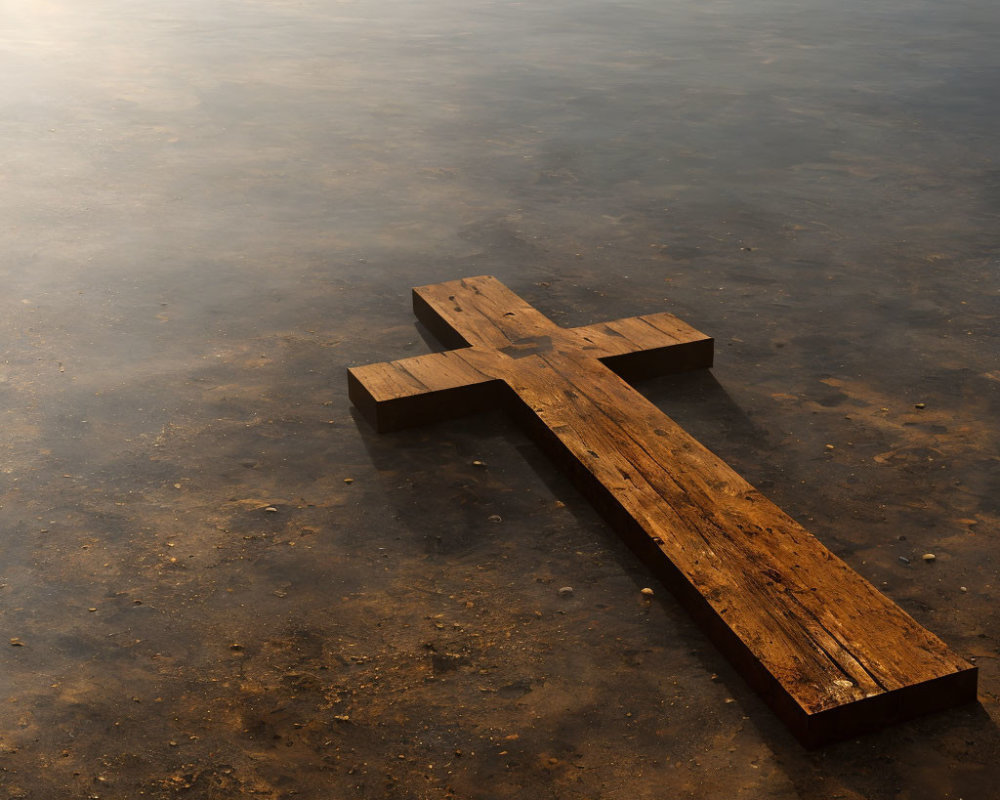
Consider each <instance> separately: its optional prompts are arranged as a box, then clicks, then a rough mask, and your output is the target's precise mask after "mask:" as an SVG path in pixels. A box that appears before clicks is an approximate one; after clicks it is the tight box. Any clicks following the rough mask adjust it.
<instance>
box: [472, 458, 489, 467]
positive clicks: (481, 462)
mask: <svg viewBox="0 0 1000 800" xmlns="http://www.w3.org/2000/svg"><path fill="white" fill-rule="evenodd" d="M472 466H474V467H485V466H486V462H485V461H479V460H476V461H473V462H472Z"/></svg>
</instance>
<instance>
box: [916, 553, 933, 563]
mask: <svg viewBox="0 0 1000 800" xmlns="http://www.w3.org/2000/svg"><path fill="white" fill-rule="evenodd" d="M920 557H921V558H922V559H923V560H924V561H936V560H937V556H936V555H934V554H933V553H924V554H923V555H922V556H920Z"/></svg>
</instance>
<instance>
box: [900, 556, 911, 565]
mask: <svg viewBox="0 0 1000 800" xmlns="http://www.w3.org/2000/svg"><path fill="white" fill-rule="evenodd" d="M899 560H900V561H902V562H903V563H904V564H909V563H910V559H908V558H907V557H906V556H900V557H899Z"/></svg>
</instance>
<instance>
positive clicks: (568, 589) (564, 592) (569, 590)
mask: <svg viewBox="0 0 1000 800" xmlns="http://www.w3.org/2000/svg"><path fill="white" fill-rule="evenodd" d="M572 594H573V587H572V586H563V587H562V588H561V589H560V590H559V596H560V597H570V596H571V595H572Z"/></svg>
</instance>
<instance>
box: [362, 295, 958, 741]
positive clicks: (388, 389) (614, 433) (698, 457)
mask: <svg viewBox="0 0 1000 800" xmlns="http://www.w3.org/2000/svg"><path fill="white" fill-rule="evenodd" d="M414 311H415V313H416V314H417V316H418V318H419V319H420V320H421V321H422V322H423V323H424V324H425V325H426V326H427V327H428V328H429V329H430V330H431V331H432V332H433V333H434V334H435V335H436V336H438V337H439V338H441V340H442V341H444V342H445V343H447V344H449V345H451V346H454V347H456V348H458V349H455V350H451V351H448V352H444V353H435V354H431V355H426V356H418V357H416V358H409V359H403V360H401V361H395V362H391V363H388V364H374V365H369V366H366V367H356V368H353V369H351V370H349V371H348V380H349V391H350V397H351V399H352V401H353V402H354V403H355V405H357V407H358V408H359V409H360V410H361V412H362V414H363V415H364V416H365V417H366V418H368V419H369V420H370V421H371V422H372V423H373V424H374V425H375V426H376V428H378V429H379V430H391V429H394V428H399V427H403V426H406V425H410V424H420V423H422V422H428V421H432V420H436V419H441V418H444V417H446V416H450V415H454V414H460V413H467V412H468V411H472V410H478V409H481V408H484V407H487V406H489V405H491V404H494V403H496V402H499V401H500V400H503V399H506V400H507V401H509V403H510V407H511V408H512V409H513V410H514V411H515V412H516V414H517V416H518V417H519V418H520V419H521V420H523V421H524V422H525V424H526V427H527V428H528V430H529V432H530V433H532V434H533V435H534V436H535V438H536V439H537V441H538V442H539V443H540V444H541V445H542V446H543V448H544V449H545V450H546V451H547V452H548V453H549V454H550V455H551V456H553V458H554V459H555V460H556V461H557V462H558V463H559V464H561V465H562V466H563V467H564V468H565V469H567V470H568V472H569V473H570V475H571V477H572V478H573V479H574V481H575V483H576V484H577V485H578V486H579V487H580V488H581V489H582V490H583V492H584V493H585V494H586V496H587V497H588V498H589V499H590V500H591V501H592V502H594V504H595V505H596V506H597V508H598V509H599V510H600V511H601V512H602V514H603V515H604V516H605V518H607V519H608V520H609V521H610V522H611V523H612V524H613V525H614V527H615V528H616V529H617V530H618V531H619V532H620V533H621V534H622V535H623V536H624V538H625V539H626V541H627V542H628V543H629V545H630V546H631V547H632V548H633V550H635V551H636V553H638V554H639V556H640V557H641V558H642V559H643V560H644V561H645V563H646V564H648V565H649V566H650V567H651V568H652V569H653V570H654V571H655V572H656V574H657V575H658V577H660V578H661V579H662V580H663V581H664V583H665V584H666V585H667V586H668V587H669V588H670V589H671V591H672V592H673V593H674V594H675V596H676V597H677V598H678V599H679V600H680V601H681V603H682V604H683V605H684V606H685V607H686V608H687V609H688V610H689V611H690V612H691V613H692V615H693V616H694V617H695V618H696V619H697V620H698V621H699V622H700V623H701V625H702V627H703V629H704V630H705V631H706V632H707V634H708V635H709V636H710V637H711V638H712V640H713V641H714V642H715V643H716V644H717V645H718V647H719V648H720V649H721V650H722V651H723V653H725V654H726V655H727V656H728V657H729V658H730V660H731V661H732V662H733V663H734V664H735V666H736V667H737V669H738V670H739V671H740V672H741V674H742V675H743V676H744V678H745V679H746V680H747V681H748V683H750V685H751V686H753V687H754V688H755V689H756V690H757V691H758V692H759V693H760V694H761V695H762V696H763V698H764V699H765V700H766V701H767V702H768V703H769V705H770V706H771V707H772V708H773V709H774V711H775V712H776V713H777V714H778V716H779V717H781V719H783V720H784V722H785V723H786V724H787V725H788V726H789V727H790V728H791V730H792V731H793V733H795V735H796V736H798V737H799V739H800V740H801V741H802V742H803V743H804V744H806V745H807V746H815V745H819V744H822V743H824V742H827V741H831V740H834V739H838V738H843V737H846V736H852V735H855V734H856V733H858V732H860V731H863V730H867V729H872V728H876V727H880V726H882V725H885V724H888V723H891V722H895V721H898V720H902V719H905V718H908V717H912V716H916V715H918V714H922V713H926V712H929V711H934V710H938V709H942V708H946V707H949V706H952V705H956V704H958V703H963V702H971V701H974V700H975V698H976V679H977V673H976V668H975V667H974V666H972V665H971V664H969V663H967V662H966V661H964V660H963V659H961V658H960V657H958V656H957V655H955V654H954V653H952V652H951V651H950V650H949V649H948V648H947V646H946V645H945V644H944V643H943V642H942V641H941V640H940V639H938V638H937V637H936V636H934V634H932V633H930V632H929V631H927V630H926V629H924V628H923V627H921V626H920V625H919V624H918V623H917V622H916V621H914V620H913V619H912V618H911V617H910V616H909V615H907V614H906V613H905V612H904V611H902V609H900V608H899V607H898V606H896V605H895V604H894V603H892V601H890V600H889V599H888V598H886V597H885V596H884V595H882V594H881V593H879V592H878V591H877V590H876V589H875V588H874V587H873V586H872V585H871V584H870V583H869V582H868V581H866V580H865V579H864V578H862V577H861V576H860V575H858V574H857V573H856V572H854V571H853V570H852V569H851V568H850V567H848V566H847V564H845V563H844V562H843V561H841V560H840V559H839V558H837V557H836V556H835V555H834V554H833V553H831V552H830V551H829V550H827V549H826V548H825V547H824V546H823V545H822V544H821V543H820V542H819V541H818V540H817V539H816V538H815V537H813V536H812V535H811V534H809V533H808V532H807V531H806V530H805V529H804V528H802V527H801V526H800V525H799V524H798V523H796V522H795V521H794V520H793V519H791V517H789V516H788V515H787V514H785V513H784V512H782V511H781V509H779V508H778V507H777V506H775V505H774V504H773V503H771V502H770V501H769V500H767V499H766V498H765V497H764V496H763V495H761V494H760V492H758V491H757V490H756V489H754V487H752V486H751V485H750V484H749V483H747V482H746V481H745V480H743V479H742V478H741V477H740V476H739V475H737V474H736V473H735V472H734V471H733V470H732V469H731V468H730V467H729V466H728V465H726V464H725V463H724V462H723V461H722V460H721V459H719V458H718V457H717V456H716V455H715V454H713V453H712V452H710V451H709V450H708V449H707V448H705V447H704V446H703V445H701V444H700V443H699V442H697V441H696V440H695V439H694V438H693V437H691V436H690V435H689V434H687V433H686V432H685V431H684V430H683V429H682V428H681V427H680V426H679V425H677V423H675V422H674V421H673V420H671V419H670V418H669V417H668V416H667V415H665V414H664V413H662V412H661V411H660V410H659V409H657V408H656V407H655V406H654V405H653V404H652V403H650V402H649V401H648V400H646V399H645V398H644V397H643V396H642V395H641V394H640V393H639V392H637V391H636V390H635V389H633V388H632V387H631V386H630V385H629V384H628V383H627V382H626V381H625V380H624V379H623V377H622V375H624V376H625V377H629V378H632V377H635V376H643V375H650V374H655V373H657V372H668V371H675V370H678V369H691V368H696V367H708V366H711V363H712V340H711V339H710V338H709V337H707V336H705V335H704V334H701V333H699V332H698V331H695V330H694V329H693V328H691V327H690V326H688V325H686V324H685V323H683V322H681V321H680V320H678V319H676V318H675V317H672V316H670V315H667V314H654V315H650V316H646V317H635V318H630V319H626V320H618V321H616V322H611V323H604V324H597V325H591V326H586V327H582V328H572V329H564V328H560V327H559V326H557V325H555V324H554V323H553V322H552V321H551V320H549V319H547V318H546V317H545V316H544V315H542V314H541V313H540V312H538V311H537V310H536V309H534V308H533V307H532V306H530V305H529V304H527V303H526V302H524V301H523V300H522V299H521V298H519V297H518V296H517V295H515V294H514V293H513V292H511V291H510V290H509V289H507V288H506V287H505V286H504V285H503V284H501V283H500V282H499V281H497V280H496V279H495V278H491V277H488V276H484V277H478V278H467V279H463V280H459V281H451V282H448V283H444V284H438V285H434V286H424V287H420V288H418V289H415V290H414ZM616 371H617V372H616ZM618 373H621V374H618Z"/></svg>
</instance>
